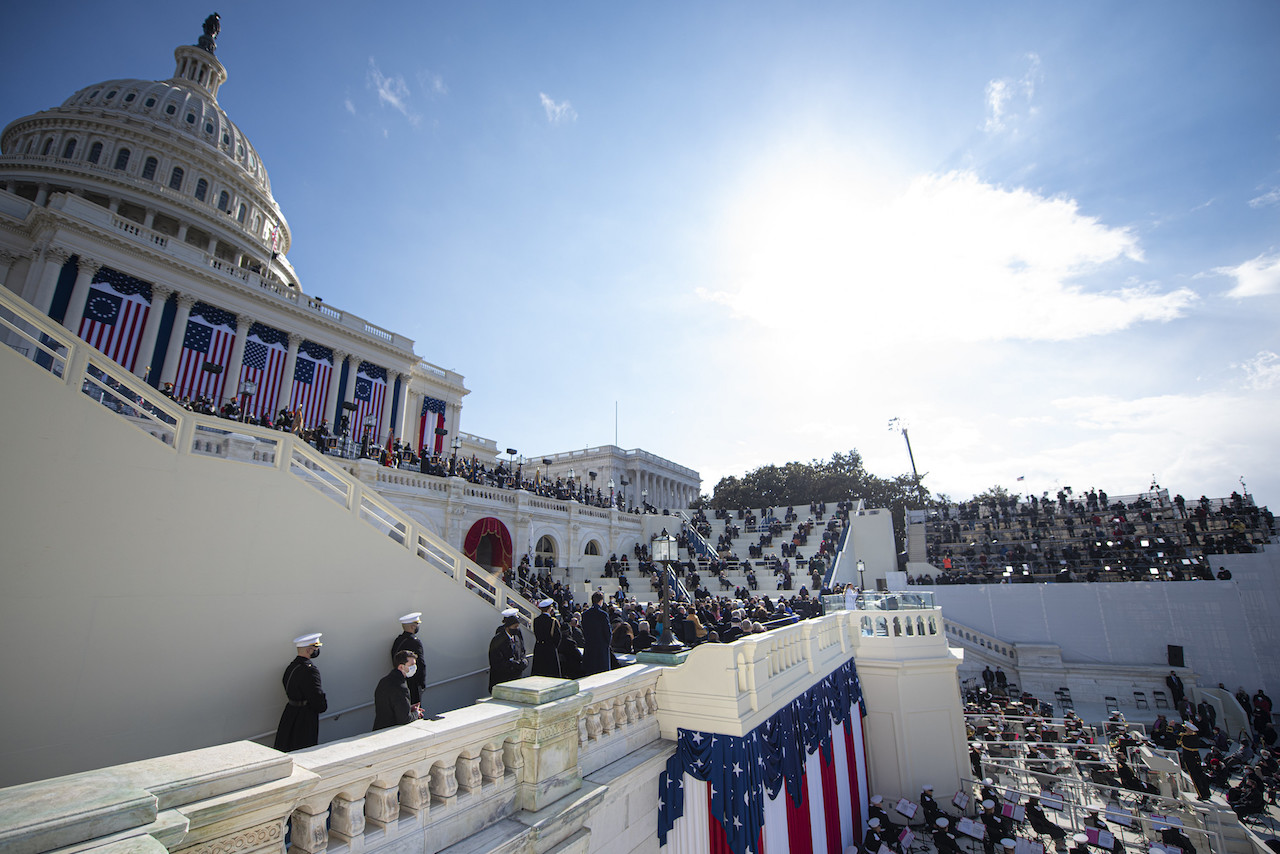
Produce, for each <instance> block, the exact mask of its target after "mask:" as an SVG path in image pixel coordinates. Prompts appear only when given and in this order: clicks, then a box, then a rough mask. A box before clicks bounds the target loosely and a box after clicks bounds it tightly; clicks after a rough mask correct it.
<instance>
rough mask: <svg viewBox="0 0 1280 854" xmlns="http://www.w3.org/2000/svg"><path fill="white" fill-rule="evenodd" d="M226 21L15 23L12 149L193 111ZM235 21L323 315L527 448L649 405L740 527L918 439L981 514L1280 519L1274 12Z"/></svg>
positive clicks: (930, 10)
mask: <svg viewBox="0 0 1280 854" xmlns="http://www.w3.org/2000/svg"><path fill="white" fill-rule="evenodd" d="M212 8H213V7H209V8H205V7H202V6H194V5H190V4H185V3H184V4H179V3H173V2H140V3H134V4H129V6H128V7H127V8H124V7H120V8H111V9H108V7H104V6H100V5H97V4H85V3H56V4H22V6H21V7H19V8H16V9H13V10H9V11H8V12H7V13H6V26H5V27H4V29H3V32H0V48H2V49H3V56H4V57H5V60H4V62H5V67H6V72H7V73H6V74H5V75H3V77H2V79H0V117H3V120H4V121H6V122H7V121H9V120H12V119H13V118H17V117H18V116H21V115H26V114H28V113H31V112H35V111H36V110H39V109H43V108H46V107H50V106H53V105H56V104H57V103H60V102H61V101H62V100H63V99H64V98H66V97H67V96H68V95H70V94H71V93H72V92H73V91H75V90H77V89H79V88H81V87H83V86H86V85H89V84H90V83H92V82H96V81H99V80H106V79H111V78H119V77H138V78H144V79H161V78H165V77H168V76H169V75H170V74H171V73H172V65H173V63H172V48H173V47H174V46H175V45H177V44H179V43H191V42H194V41H195V39H196V37H197V36H198V35H199V34H200V22H201V21H202V20H203V18H204V16H205V15H206V14H207V13H208V12H209V11H212ZM217 9H218V11H219V12H220V13H221V15H222V35H221V37H220V39H219V48H218V56H219V58H220V59H221V60H222V61H223V63H224V64H225V65H226V66H227V69H228V75H229V79H228V81H227V83H226V84H225V85H224V86H223V88H222V90H221V92H220V98H219V100H220V103H221V104H222V105H223V107H224V108H225V109H226V110H227V111H228V113H229V114H230V115H231V117H232V119H233V120H234V121H236V122H237V124H239V125H240V127H241V128H242V129H243V130H244V131H245V132H246V133H247V134H248V136H249V138H250V139H251V140H253V142H254V144H255V145H256V147H257V148H258V151H259V154H260V155H261V156H262V158H263V161H264V162H265V163H266V165H267V168H268V170H269V173H270V175H271V179H272V186H273V190H274V192H275V195H276V198H277V200H278V201H279V202H280V204H281V206H282V208H283V210H284V212H285V215H286V217H287V218H288V220H289V223H290V226H291V228H292V231H293V247H292V249H291V250H290V253H289V257H290V260H291V261H292V263H293V264H294V266H295V268H296V269H297V270H298V272H299V274H300V275H301V277H302V280H303V287H304V289H305V290H306V291H307V292H309V293H312V294H317V295H320V296H323V297H324V298H325V300H326V301H327V302H330V303H332V304H334V305H337V306H340V307H342V308H345V309H348V310H351V311H354V312H356V313H357V314H360V315H362V316H364V317H366V318H367V319H369V320H371V321H373V322H375V323H379V324H382V325H384V326H388V327H391V328H394V329H396V330H397V331H398V332H401V333H403V334H405V335H408V336H410V337H412V338H414V339H415V340H416V341H417V342H418V345H417V350H418V353H419V354H420V355H422V356H423V357H424V358H426V359H428V360H429V361H432V362H434V363H436V364H439V365H442V366H445V367H449V368H452V369H455V370H458V371H460V372H461V373H463V374H464V375H465V376H466V378H467V384H468V386H469V387H470V388H471V389H472V390H473V391H472V394H471V395H469V396H468V397H467V398H466V400H465V406H464V411H463V429H464V430H467V431H468V432H473V433H478V434H480V435H485V436H489V437H492V438H493V439H495V440H496V441H497V442H498V444H499V446H500V447H504V448H505V447H513V448H518V449H520V450H521V451H522V452H525V453H527V454H542V453H547V452H551V451H560V450H568V449H572V448H577V447H585V446H591V445H597V444H603V443H608V442H612V441H613V440H614V435H615V433H614V431H615V419H614V413H615V404H616V407H617V413H618V420H617V438H618V442H619V444H621V445H623V446H624V447H642V448H645V449H647V450H651V451H653V452H655V453H658V454H661V455H663V456H666V457H669V458H671V459H674V460H676V461H678V462H681V463H683V464H686V465H689V466H691V467H694V468H696V469H698V470H699V471H700V472H701V473H702V475H703V478H704V488H705V489H706V490H707V491H710V489H711V487H712V486H714V484H715V482H716V480H717V479H719V478H720V477H721V476H724V475H727V474H740V473H742V472H743V471H745V470H747V469H750V468H753V467H755V466H758V465H761V464H766V463H771V462H776V463H783V462H786V461H788V460H809V459H813V458H824V457H828V456H829V455H830V454H831V453H832V452H833V451H837V450H847V449H849V448H857V449H858V450H859V451H861V452H862V454H863V456H864V458H865V459H866V462H867V464H868V467H869V468H870V469H871V470H872V471H874V472H876V473H877V474H882V475H892V474H896V473H900V472H903V471H907V470H908V468H909V465H908V461H907V458H906V451H905V447H904V445H903V442H902V438H901V436H900V435H898V434H896V433H892V432H890V431H889V430H888V429H887V423H888V421H889V419H890V418H893V417H899V418H901V419H903V421H904V422H905V423H906V424H907V425H908V426H909V428H910V432H911V439H912V446H913V450H914V451H915V455H916V461H917V463H918V465H919V467H920V469H921V471H922V472H927V473H928V476H927V479H926V484H927V485H928V486H929V487H930V488H932V489H933V490H935V491H942V492H946V493H949V494H950V495H952V496H953V497H967V496H968V495H970V494H972V493H973V492H975V491H980V490H982V489H983V488H985V487H987V486H990V485H992V484H993V483H999V484H1003V485H1005V486H1008V487H1010V488H1018V487H1021V488H1022V489H1023V490H1024V491H1037V492H1038V491H1041V490H1050V491H1053V490H1056V489H1057V487H1058V486H1059V485H1061V484H1069V485H1072V486H1074V487H1075V488H1077V489H1087V488H1089V487H1090V486H1099V487H1103V488H1105V489H1107V490H1108V491H1109V492H1111V493H1112V494H1120V493H1125V492H1133V491H1138V490H1141V489H1143V488H1145V487H1146V486H1147V485H1148V484H1149V483H1150V482H1151V478H1152V476H1153V475H1154V476H1155V477H1156V478H1157V480H1158V481H1159V482H1160V483H1161V484H1163V485H1166V486H1169V487H1171V488H1172V489H1174V490H1177V491H1182V492H1184V493H1185V494H1187V495H1189V496H1190V495H1192V493H1194V494H1195V495H1199V494H1200V493H1201V492H1206V493H1209V494H1210V495H1221V494H1227V493H1229V492H1231V491H1232V490H1233V489H1237V488H1239V478H1240V477H1242V476H1243V477H1244V478H1245V480H1246V482H1247V484H1248V486H1249V489H1250V491H1251V492H1253V493H1254V494H1255V495H1256V496H1257V498H1258V500H1259V502H1260V503H1265V502H1267V501H1274V500H1275V497H1276V495H1277V488H1280V449H1278V446H1277V441H1276V436H1277V433H1278V431H1277V429H1276V427H1275V425H1276V423H1277V421H1278V420H1280V394H1278V391H1280V357H1278V356H1277V353H1280V331H1278V330H1280V324H1278V323H1277V320H1280V97H1278V96H1280V91H1278V89H1280V51H1276V50H1275V49H1274V39H1275V34H1276V33H1277V32H1280V6H1278V5H1277V4H1275V3H1271V2H1252V3H1224V4H1212V5H1211V4H1203V3H1177V2H1161V3H1128V4H1117V3H1071V4H1047V3H995V2H993V3H986V4H957V3H941V2H940V3H894V4H890V3H879V4H861V3H847V2H843V3H800V4H776V3H770V4H766V3H750V2H700V3H694V4H676V3H651V4H620V3H587V2H582V3H555V4H551V3H490V2H469V3H465V4H459V3H452V4H442V3H427V2H414V3H403V2H384V3H379V4H371V5H370V6H368V7H367V10H366V9H360V10H358V11H353V7H351V6H349V5H347V4H343V5H338V4H326V3H300V2H275V3H248V2H222V3H219V4H217ZM372 10H376V11H372ZM1019 476H1024V477H1025V478H1026V479H1025V481H1024V482H1023V483H1021V484H1019V483H1018V482H1017V478H1018V477H1019Z"/></svg>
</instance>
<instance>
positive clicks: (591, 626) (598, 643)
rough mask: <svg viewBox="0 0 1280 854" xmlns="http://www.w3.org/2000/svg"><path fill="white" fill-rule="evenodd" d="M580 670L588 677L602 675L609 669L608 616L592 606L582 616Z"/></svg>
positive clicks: (610, 635) (603, 611)
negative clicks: (594, 674)
mask: <svg viewBox="0 0 1280 854" xmlns="http://www.w3.org/2000/svg"><path fill="white" fill-rule="evenodd" d="M582 639H583V652H582V669H583V671H584V672H585V673H586V674H587V675H588V676H590V675H591V674H592V673H604V672H605V671H606V670H608V669H609V667H610V658H611V656H610V654H609V646H610V642H611V641H612V639H613V633H612V632H611V631H610V629H609V615H608V613H606V612H605V610H604V608H601V607H600V606H598V605H597V606H594V607H591V608H588V609H587V610H586V611H585V612H584V613H583V615H582Z"/></svg>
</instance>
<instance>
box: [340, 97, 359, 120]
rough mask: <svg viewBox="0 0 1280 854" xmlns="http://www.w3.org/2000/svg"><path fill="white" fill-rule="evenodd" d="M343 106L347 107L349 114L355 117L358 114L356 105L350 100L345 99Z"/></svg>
mask: <svg viewBox="0 0 1280 854" xmlns="http://www.w3.org/2000/svg"><path fill="white" fill-rule="evenodd" d="M342 106H344V107H346V109H347V112H348V113H350V114H351V115H353V116H354V115H355V114H356V105H355V104H354V103H353V102H352V100H351V99H350V98H346V99H344V100H343V102H342Z"/></svg>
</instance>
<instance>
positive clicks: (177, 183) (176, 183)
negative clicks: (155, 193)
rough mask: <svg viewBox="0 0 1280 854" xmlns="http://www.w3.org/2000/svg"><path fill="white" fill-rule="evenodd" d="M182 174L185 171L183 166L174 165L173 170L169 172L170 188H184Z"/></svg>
mask: <svg viewBox="0 0 1280 854" xmlns="http://www.w3.org/2000/svg"><path fill="white" fill-rule="evenodd" d="M182 175H183V172H182V167H181V166H175V167H173V171H172V172H170V173H169V189H170V190H181V189H182Z"/></svg>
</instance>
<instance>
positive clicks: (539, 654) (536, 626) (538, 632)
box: [533, 597, 563, 679]
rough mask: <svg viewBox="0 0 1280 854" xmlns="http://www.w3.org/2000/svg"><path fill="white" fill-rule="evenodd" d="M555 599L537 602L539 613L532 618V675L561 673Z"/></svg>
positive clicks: (552, 675) (553, 675)
mask: <svg viewBox="0 0 1280 854" xmlns="http://www.w3.org/2000/svg"><path fill="white" fill-rule="evenodd" d="M555 604H556V600H554V599H551V598H550V597H548V598H546V599H543V600H542V601H541V602H539V603H538V609H539V610H540V611H542V613H541V614H539V615H538V616H536V617H534V618H533V675H534V676H551V677H553V678H555V679H559V678H561V676H562V675H563V674H562V672H561V670H560V652H559V650H560V622H559V621H558V620H557V619H556V617H555Z"/></svg>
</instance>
